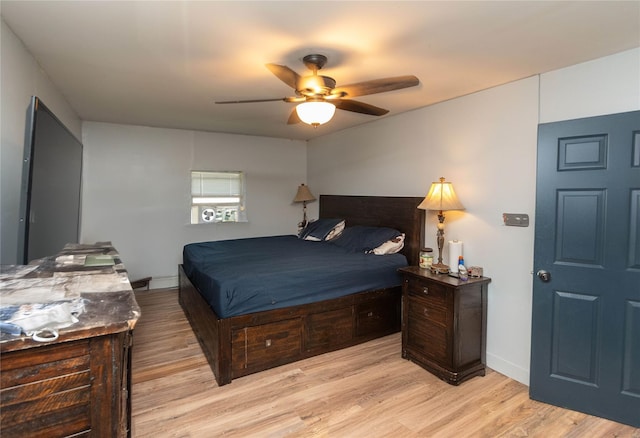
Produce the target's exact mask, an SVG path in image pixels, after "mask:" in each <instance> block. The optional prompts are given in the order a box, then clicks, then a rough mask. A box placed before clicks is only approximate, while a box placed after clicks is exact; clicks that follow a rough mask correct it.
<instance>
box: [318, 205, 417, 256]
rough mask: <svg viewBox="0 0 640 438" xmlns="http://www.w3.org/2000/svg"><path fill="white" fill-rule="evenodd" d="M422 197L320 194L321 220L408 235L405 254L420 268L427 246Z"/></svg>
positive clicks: (403, 252)
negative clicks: (385, 229)
mask: <svg viewBox="0 0 640 438" xmlns="http://www.w3.org/2000/svg"><path fill="white" fill-rule="evenodd" d="M422 200H423V198H415V197H402V196H342V195H320V212H319V215H320V218H342V219H345V221H346V224H347V226H348V227H349V226H354V225H367V226H372V227H391V228H395V229H396V230H398V231H401V232H403V233H405V244H404V248H403V249H402V251H401V252H402V254H404V255H405V257H406V258H407V260H408V261H409V265H417V264H418V262H419V260H420V249H421V248H422V245H423V244H424V221H425V211H424V210H419V209H418V208H417V207H418V204H420V203H421V202H422Z"/></svg>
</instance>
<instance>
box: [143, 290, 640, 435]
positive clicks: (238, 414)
mask: <svg viewBox="0 0 640 438" xmlns="http://www.w3.org/2000/svg"><path fill="white" fill-rule="evenodd" d="M136 298H137V300H138V303H139V305H140V307H141V309H142V317H141V318H140V321H139V322H138V325H137V327H136V329H135V333H134V347H133V373H132V374H133V376H132V381H133V387H132V401H133V402H132V405H133V406H132V410H133V412H132V418H133V436H134V437H153V438H164V437H175V438H187V437H189V438H192V437H193V438H200V437H203V438H205V437H206V438H208V437H215V436H225V437H261V438H262V437H340V438H342V437H355V438H358V437H366V438H376V437H403V438H421V437H429V438H432V437H446V438H450V437H487V438H488V437H491V438H493V437H544V438H547V437H554V438H555V437H559V438H570V437H580V438H582V437H628V438H640V429H636V428H632V427H629V426H625V425H622V424H619V423H615V422H613V421H609V420H604V419H601V418H597V417H593V416H590V415H585V414H581V413H578V412H574V411H570V410H566V409H562V408H558V407H555V406H550V405H547V404H544V403H539V402H536V401H533V400H530V399H529V396H528V388H527V387H526V386H525V385H522V384H520V383H518V382H516V381H514V380H512V379H509V378H507V377H505V376H503V375H501V374H499V373H497V372H495V371H492V370H488V372H487V375H486V376H485V377H475V378H473V379H471V380H469V381H467V382H465V383H463V384H462V385H460V386H458V387H455V386H451V385H449V384H447V383H445V382H443V381H441V380H439V379H438V378H436V377H435V376H433V375H432V374H430V373H428V372H427V371H425V370H424V369H422V368H420V367H419V366H417V365H416V364H414V363H412V362H409V361H406V360H404V359H402V358H401V356H400V348H401V338H400V335H399V334H394V335H391V336H387V337H384V338H381V339H376V340H374V341H371V342H367V343H365V344H361V345H357V346H355V347H351V348H348V349H345V350H341V351H336V352H332V353H327V354H324V355H321V356H317V357H313V358H310V359H307V360H303V361H300V362H296V363H293V364H287V365H284V366H281V367H277V368H274V369H271V370H267V371H263V372H260V373H257V374H252V375H249V376H245V377H242V378H240V379H236V380H234V381H233V382H232V383H231V384H229V385H225V386H223V387H218V386H217V384H216V383H215V380H214V378H213V374H212V372H211V369H210V368H209V365H208V363H207V361H206V359H205V357H204V355H203V353H202V351H201V349H200V346H199V344H198V342H197V339H196V337H195V335H194V334H193V331H192V330H191V328H190V326H189V323H188V321H187V320H186V318H185V316H184V314H183V312H182V310H181V308H180V306H179V304H178V299H177V291H176V290H172V289H170V290H159V291H141V292H138V293H137V294H136Z"/></svg>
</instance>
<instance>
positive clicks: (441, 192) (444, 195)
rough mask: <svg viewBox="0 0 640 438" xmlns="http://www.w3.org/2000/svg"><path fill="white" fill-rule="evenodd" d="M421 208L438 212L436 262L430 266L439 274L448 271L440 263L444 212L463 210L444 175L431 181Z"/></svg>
mask: <svg viewBox="0 0 640 438" xmlns="http://www.w3.org/2000/svg"><path fill="white" fill-rule="evenodd" d="M418 208H419V209H421V210H434V211H437V212H438V234H437V236H436V239H437V242H438V263H436V264H434V265H432V266H431V269H432V270H433V271H435V272H437V273H439V274H446V273H448V272H449V266H448V265H445V264H444V263H442V247H443V246H444V212H445V211H447V210H464V207H463V206H462V204H461V203H460V201H459V200H458V197H457V196H456V192H455V191H454V190H453V184H451V183H450V182H445V181H444V177H441V178H440V181H438V182H433V183H431V188H430V189H429V193H427V196H426V197H425V198H424V200H423V201H422V202H421V203H420V205H418Z"/></svg>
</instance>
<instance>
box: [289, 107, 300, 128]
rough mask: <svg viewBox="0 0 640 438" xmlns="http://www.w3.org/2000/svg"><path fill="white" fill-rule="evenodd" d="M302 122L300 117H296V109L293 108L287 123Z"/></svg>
mask: <svg viewBox="0 0 640 438" xmlns="http://www.w3.org/2000/svg"><path fill="white" fill-rule="evenodd" d="M300 122H302V120H300V117H298V111H296V109H295V108H294V109H293V111H291V114H290V115H289V120H287V125H295V124H296V123H300Z"/></svg>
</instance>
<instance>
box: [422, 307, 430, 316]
mask: <svg viewBox="0 0 640 438" xmlns="http://www.w3.org/2000/svg"><path fill="white" fill-rule="evenodd" d="M422 313H424V316H429V309H427V308H426V307H425V308H424V309H422Z"/></svg>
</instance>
